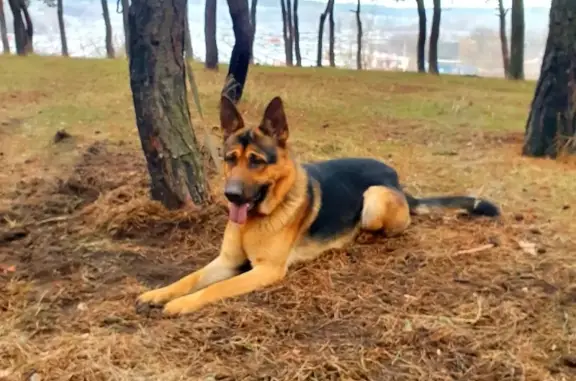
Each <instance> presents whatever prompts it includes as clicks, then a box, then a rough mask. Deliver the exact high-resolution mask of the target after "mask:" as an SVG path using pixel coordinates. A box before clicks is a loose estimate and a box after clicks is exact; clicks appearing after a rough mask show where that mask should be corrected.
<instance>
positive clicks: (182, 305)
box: [164, 264, 286, 316]
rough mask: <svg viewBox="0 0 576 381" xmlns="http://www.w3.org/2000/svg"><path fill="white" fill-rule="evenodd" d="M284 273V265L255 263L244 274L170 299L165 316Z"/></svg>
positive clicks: (239, 292)
mask: <svg viewBox="0 0 576 381" xmlns="http://www.w3.org/2000/svg"><path fill="white" fill-rule="evenodd" d="M285 275H286V266H276V265H270V264H266V265H257V266H255V267H254V268H253V269H252V270H250V271H248V272H245V273H244V274H241V275H238V276H235V277H233V278H230V279H227V280H225V281H222V282H219V283H215V284H213V285H211V286H209V287H206V288H205V289H203V290H200V291H197V292H195V293H193V294H190V295H186V296H182V297H180V298H178V299H174V300H172V301H171V302H169V303H167V304H166V305H165V306H164V314H165V315H167V316H174V315H184V314H188V313H191V312H194V311H196V310H198V309H199V308H201V307H203V306H205V305H207V304H209V303H213V302H216V301H219V300H222V299H225V298H231V297H233V296H238V295H242V294H247V293H249V292H251V291H254V290H257V289H261V288H264V287H266V286H268V285H271V284H273V283H275V282H277V281H280V280H281V279H283V278H284V276H285Z"/></svg>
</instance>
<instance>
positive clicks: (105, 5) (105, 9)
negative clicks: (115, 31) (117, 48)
mask: <svg viewBox="0 0 576 381" xmlns="http://www.w3.org/2000/svg"><path fill="white" fill-rule="evenodd" d="M101 3H102V16H103V17H104V25H105V26H106V57H108V58H114V55H115V54H114V45H112V24H111V23H110V12H108V2H107V1H106V0H101Z"/></svg>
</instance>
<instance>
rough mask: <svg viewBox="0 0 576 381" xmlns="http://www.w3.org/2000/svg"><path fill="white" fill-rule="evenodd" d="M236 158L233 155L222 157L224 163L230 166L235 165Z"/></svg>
mask: <svg viewBox="0 0 576 381" xmlns="http://www.w3.org/2000/svg"><path fill="white" fill-rule="evenodd" d="M236 160H237V157H236V155H234V154H231V155H226V156H224V161H225V162H226V163H228V164H230V165H234V164H236Z"/></svg>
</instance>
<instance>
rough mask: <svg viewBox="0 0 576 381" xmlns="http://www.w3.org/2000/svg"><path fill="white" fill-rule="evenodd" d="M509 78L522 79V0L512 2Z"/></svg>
mask: <svg viewBox="0 0 576 381" xmlns="http://www.w3.org/2000/svg"><path fill="white" fill-rule="evenodd" d="M511 24H512V27H511V29H512V33H511V35H510V78H511V79H516V80H523V79H524V0H512V20H511Z"/></svg>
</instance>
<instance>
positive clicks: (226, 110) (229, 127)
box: [220, 95, 244, 140]
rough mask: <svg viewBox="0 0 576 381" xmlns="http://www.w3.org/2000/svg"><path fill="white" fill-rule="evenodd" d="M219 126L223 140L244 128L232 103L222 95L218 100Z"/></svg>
mask: <svg viewBox="0 0 576 381" xmlns="http://www.w3.org/2000/svg"><path fill="white" fill-rule="evenodd" d="M220 126H221V127H222V132H223V133H224V140H226V139H228V137H229V136H230V135H232V134H233V133H234V132H236V131H238V130H239V129H241V128H243V127H244V120H243V119H242V115H240V113H239V112H238V109H237V108H236V106H235V105H234V102H232V101H231V100H230V98H228V97H226V96H224V95H223V96H222V97H221V98H220Z"/></svg>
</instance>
